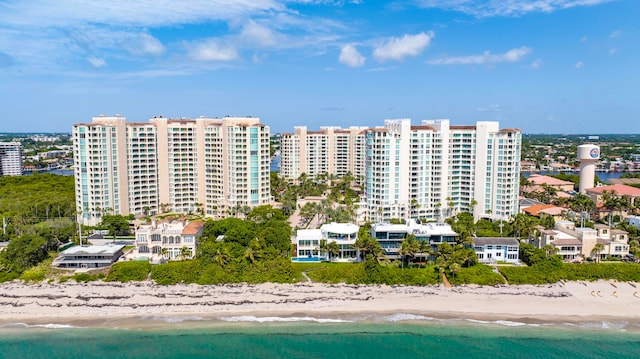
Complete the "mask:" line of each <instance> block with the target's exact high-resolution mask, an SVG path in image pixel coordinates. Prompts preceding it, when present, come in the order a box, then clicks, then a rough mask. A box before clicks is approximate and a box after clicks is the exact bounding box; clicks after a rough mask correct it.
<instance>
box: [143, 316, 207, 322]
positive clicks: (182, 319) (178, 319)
mask: <svg viewBox="0 0 640 359" xmlns="http://www.w3.org/2000/svg"><path fill="white" fill-rule="evenodd" d="M143 319H148V320H155V321H159V322H165V323H169V324H173V323H182V322H188V321H199V320H205V319H204V318H202V317H193V316H192V317H160V316H155V317H144V318H143Z"/></svg>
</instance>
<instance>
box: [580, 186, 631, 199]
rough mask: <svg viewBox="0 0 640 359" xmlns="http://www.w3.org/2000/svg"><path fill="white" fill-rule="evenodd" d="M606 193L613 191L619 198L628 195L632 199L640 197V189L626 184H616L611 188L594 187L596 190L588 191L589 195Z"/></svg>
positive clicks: (589, 189)
mask: <svg viewBox="0 0 640 359" xmlns="http://www.w3.org/2000/svg"><path fill="white" fill-rule="evenodd" d="M604 191H607V192H611V191H613V192H614V193H615V194H616V195H618V196H625V195H626V196H631V197H640V188H636V187H631V186H627V185H624V184H614V185H610V186H601V187H594V188H588V189H587V193H594V194H602V192H604Z"/></svg>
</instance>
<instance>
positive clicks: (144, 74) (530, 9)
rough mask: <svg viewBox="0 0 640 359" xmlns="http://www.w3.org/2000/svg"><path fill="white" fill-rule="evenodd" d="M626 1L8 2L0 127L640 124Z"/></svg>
mask: <svg viewBox="0 0 640 359" xmlns="http://www.w3.org/2000/svg"><path fill="white" fill-rule="evenodd" d="M638 14H640V2H638V1H634V0H536V1H532V0H511V1H500V0H456V1H447V0H398V1H389V2H378V1H375V2H374V1H370V2H366V1H360V0H351V1H349V0H342V1H341V0H324V1H323V0H299V1H295V0H289V1H285V0H226V1H222V0H207V1H205V0H191V1H189V2H184V3H182V2H173V1H169V0H154V1H151V0H140V1H136V2H128V1H125V0H112V1H102V2H96V3H89V2H86V1H80V0H60V1H55V2H51V1H48V0H31V1H25V0H5V1H2V2H0V98H2V102H1V103H2V106H1V108H2V115H3V116H2V117H3V120H2V125H1V126H0V132H40V133H43V132H64V133H69V132H71V128H72V126H73V124H74V123H78V122H90V121H91V118H92V117H94V116H98V115H100V114H104V115H107V116H112V115H114V114H122V115H123V116H126V118H127V120H129V121H135V122H146V121H148V120H149V119H150V118H152V117H153V116H160V115H162V116H164V117H171V118H180V117H188V118H197V117H200V116H202V115H204V116H207V117H224V116H225V115H232V116H249V115H251V116H255V117H259V118H260V121H261V122H262V123H264V124H267V125H268V126H270V128H271V132H272V133H277V132H291V131H292V130H293V127H294V126H308V127H309V128H310V129H316V128H319V127H321V126H342V127H348V126H371V127H373V126H380V125H381V124H382V123H383V122H384V120H385V119H400V118H410V119H412V121H413V122H414V123H415V124H418V123H420V121H422V120H424V119H441V118H444V119H450V120H451V121H452V122H453V123H456V124H474V123H476V121H500V125H501V127H505V128H519V129H521V130H522V131H523V133H525V134H539V133H557V134H630V133H640V121H639V120H640V118H639V117H640V92H639V91H638V90H637V83H639V82H640V71H638V68H637V66H638V64H639V63H640V46H638V45H637V44H639V43H640V24H639V22H638V21H637V15H638Z"/></svg>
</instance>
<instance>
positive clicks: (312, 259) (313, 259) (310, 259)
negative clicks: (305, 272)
mask: <svg viewBox="0 0 640 359" xmlns="http://www.w3.org/2000/svg"><path fill="white" fill-rule="evenodd" d="M323 259H324V258H322V257H317V256H316V257H292V258H291V261H292V262H305V263H310V262H311V263H319V262H322V260H323Z"/></svg>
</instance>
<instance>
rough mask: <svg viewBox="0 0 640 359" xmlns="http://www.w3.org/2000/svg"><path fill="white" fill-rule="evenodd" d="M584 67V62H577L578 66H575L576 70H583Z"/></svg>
mask: <svg viewBox="0 0 640 359" xmlns="http://www.w3.org/2000/svg"><path fill="white" fill-rule="evenodd" d="M583 67H584V62H582V61H578V62H576V65H575V68H576V69H581V68H583Z"/></svg>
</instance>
